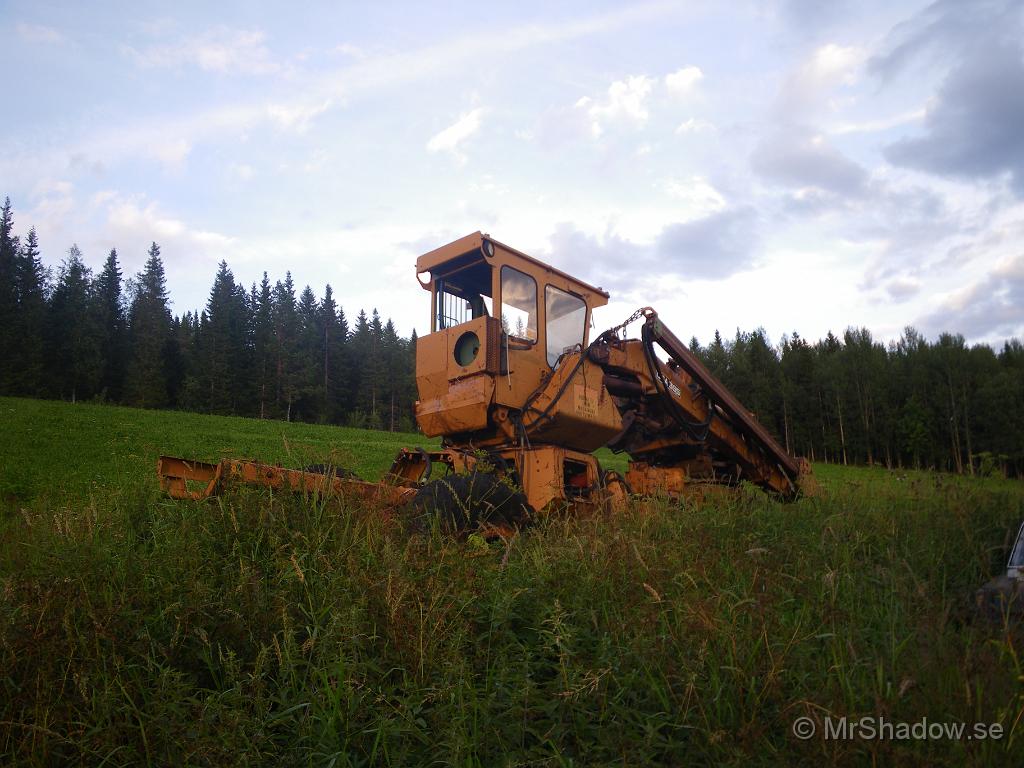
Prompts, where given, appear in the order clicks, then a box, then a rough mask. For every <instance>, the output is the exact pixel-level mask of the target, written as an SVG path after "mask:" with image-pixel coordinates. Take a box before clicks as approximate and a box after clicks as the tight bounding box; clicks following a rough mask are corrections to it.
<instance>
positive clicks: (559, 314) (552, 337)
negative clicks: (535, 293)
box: [544, 285, 587, 367]
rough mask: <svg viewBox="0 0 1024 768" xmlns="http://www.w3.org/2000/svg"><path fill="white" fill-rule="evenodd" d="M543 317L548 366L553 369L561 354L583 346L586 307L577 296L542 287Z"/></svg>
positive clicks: (551, 286)
mask: <svg viewBox="0 0 1024 768" xmlns="http://www.w3.org/2000/svg"><path fill="white" fill-rule="evenodd" d="M544 317H545V323H546V330H547V334H546V336H547V343H548V344H547V346H548V349H547V354H548V365H550V366H552V367H554V365H555V363H556V362H558V358H559V357H560V356H561V354H562V353H563V352H565V351H566V350H567V349H572V348H573V347H575V346H577V345H582V344H583V337H584V334H585V333H586V330H587V305H586V303H585V302H584V301H583V299H581V298H580V297H579V296H573V295H572V294H571V293H566V292H565V291H562V290H559V289H558V288H555V287H554V286H553V285H548V286H545V287H544Z"/></svg>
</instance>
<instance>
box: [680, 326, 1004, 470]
mask: <svg viewBox="0 0 1024 768" xmlns="http://www.w3.org/2000/svg"><path fill="white" fill-rule="evenodd" d="M690 348H691V350H692V351H694V352H696V353H697V354H698V355H699V356H700V357H701V359H702V360H703V361H704V362H705V364H706V365H707V366H708V367H709V368H710V370H711V371H712V372H713V373H715V374H716V375H717V376H718V377H719V378H720V379H721V380H722V382H723V383H724V384H725V385H726V386H727V387H729V389H731V390H732V391H733V392H734V393H735V394H736V396H737V397H739V399H740V401H741V402H742V403H743V404H744V405H745V406H746V407H747V408H750V409H751V410H752V411H753V412H754V413H755V414H757V416H758V418H759V419H760V420H761V421H762V422H763V423H764V424H765V426H767V427H768V428H769V429H770V430H771V431H773V432H774V433H775V434H776V435H777V436H778V437H779V439H780V441H781V442H783V443H784V444H785V446H786V448H787V449H788V450H789V451H790V452H791V453H794V454H796V455H799V456H806V457H808V458H810V459H811V460H812V461H829V462H834V463H841V464H883V465H885V466H887V467H924V468H933V469H939V470H945V471H953V472H959V473H970V474H975V473H979V472H980V473H983V474H992V473H996V472H999V473H1002V474H1006V475H1011V476H1016V477H1019V476H1021V475H1022V474H1024V346H1022V345H1021V343H1020V341H1018V340H1016V339H1014V340H1011V341H1008V342H1006V343H1005V344H1004V346H1003V348H1002V350H1001V351H1000V352H999V353H998V354H997V353H996V352H995V351H994V350H993V349H992V348H991V347H989V346H987V345H984V344H976V345H974V346H968V345H967V344H966V343H965V342H964V338H963V336H960V335H954V334H948V333H944V334H942V335H941V336H939V338H938V341H936V342H934V343H929V342H928V341H927V340H925V339H924V338H923V337H922V336H921V335H920V334H919V333H918V332H917V331H916V330H914V329H913V328H907V329H906V330H905V331H904V332H903V335H902V336H901V337H900V339H899V341H896V342H894V343H890V344H888V345H885V344H882V343H880V342H878V341H876V340H874V339H873V338H872V336H871V332H870V331H868V330H867V329H866V328H861V329H854V328H849V329H847V330H846V332H845V333H844V334H843V337H842V339H839V338H837V337H836V336H834V335H833V334H832V333H831V332H830V333H829V334H828V335H827V336H826V337H825V339H823V340H821V341H818V342H816V343H814V344H811V343H808V342H807V341H806V340H805V339H803V338H801V337H800V336H799V335H798V334H795V333H794V334H793V335H792V336H790V337H783V339H782V343H781V344H780V345H779V346H778V347H777V348H776V347H773V346H772V345H771V344H770V343H769V341H768V339H767V337H766V335H765V332H764V330H763V329H758V330H756V331H754V332H753V333H741V332H738V331H737V333H736V337H735V338H734V339H732V340H730V341H728V342H724V341H723V340H722V338H721V336H720V335H719V334H718V333H717V332H716V333H715V338H714V340H713V341H712V343H711V344H710V345H708V346H706V347H702V346H701V345H700V344H699V343H698V342H697V340H696V339H692V340H691V342H690Z"/></svg>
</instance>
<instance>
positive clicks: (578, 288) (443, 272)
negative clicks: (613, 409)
mask: <svg viewBox="0 0 1024 768" xmlns="http://www.w3.org/2000/svg"><path fill="white" fill-rule="evenodd" d="M416 271H417V277H418V278H419V281H420V285H422V286H423V287H424V288H425V289H427V290H429V291H430V292H431V306H432V310H431V327H430V330H431V332H432V333H434V332H438V331H444V330H447V329H450V328H455V327H457V326H460V325H462V324H464V323H467V322H469V321H471V320H476V319H478V318H482V317H496V318H498V319H499V320H500V323H501V332H502V334H503V337H507V341H508V343H509V345H510V350H511V348H512V347H513V346H514V348H515V349H516V351H528V350H529V351H534V348H535V346H537V345H540V346H539V348H540V350H541V351H543V359H544V360H545V361H546V362H547V365H548V366H549V367H552V368H553V367H554V366H555V364H556V363H557V361H558V359H559V358H560V357H561V355H562V353H563V352H566V351H569V350H572V349H577V348H584V347H586V345H587V342H588V338H587V337H588V332H589V325H590V312H591V310H592V309H593V308H594V307H598V306H602V305H604V304H606V303H607V302H608V294H607V293H606V292H604V291H603V290H602V289H600V288H594V287H593V286H590V285H587V284H586V283H583V282H581V281H579V280H576V279H575V278H573V277H571V276H569V275H567V274H565V273H564V272H561V271H560V270H557V269H554V268H552V267H549V266H548V265H546V264H543V263H542V262H539V261H537V260H536V259H533V258H531V257H530V256H527V255H526V254H524V253H520V252H519V251H516V250H514V249H512V248H509V247H508V246H506V245H503V244H501V243H498V242H497V241H495V240H493V239H491V238H490V237H489V236H487V235H483V234H481V233H479V232H476V233H474V234H472V235H469V236H468V237H464V238H461V239H460V240H456V241H455V242H453V243H449V244H448V245H445V246H442V247H441V248H438V249H437V250H434V251H431V252H430V253H427V254H424V255H423V256H421V257H420V258H419V259H418V260H417V262H416ZM426 273H429V279H428V280H426V281H424V280H423V277H422V276H423V275H424V274H426ZM496 299H497V300H496Z"/></svg>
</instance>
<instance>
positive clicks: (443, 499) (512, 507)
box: [412, 472, 532, 534]
mask: <svg viewBox="0 0 1024 768" xmlns="http://www.w3.org/2000/svg"><path fill="white" fill-rule="evenodd" d="M412 504H413V507H414V508H416V509H417V510H419V511H420V512H421V513H422V515H423V519H424V522H425V524H426V525H428V526H429V525H431V524H432V522H431V521H432V520H433V519H436V520H437V524H438V526H439V527H440V529H441V530H442V531H443V532H445V533H450V534H465V533H472V532H473V531H475V530H477V529H478V528H480V527H481V526H488V525H492V526H510V527H514V528H520V527H522V526H524V525H526V524H527V523H528V522H529V519H530V515H531V514H532V510H531V509H530V505H529V504H527V502H526V496H525V495H524V494H523V492H522V491H518V490H516V489H515V488H514V487H513V486H511V485H510V484H509V483H507V482H505V481H503V480H502V479H501V478H499V477H498V476H497V475H494V474H491V473H489V472H470V473H469V474H465V475H449V476H448V477H442V478H439V479H437V480H432V481H431V482H429V483H426V484H425V485H424V486H423V487H422V488H420V489H419V491H417V492H416V496H415V497H414V498H413V501H412Z"/></svg>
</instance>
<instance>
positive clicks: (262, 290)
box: [249, 272, 275, 419]
mask: <svg viewBox="0 0 1024 768" xmlns="http://www.w3.org/2000/svg"><path fill="white" fill-rule="evenodd" d="M249 311H250V317H251V322H252V331H251V336H252V357H253V366H252V370H253V379H254V380H253V384H254V390H255V399H256V415H257V416H259V417H260V418H261V419H265V418H268V417H270V416H271V415H272V414H273V412H274V402H275V397H274V381H275V377H274V370H275V366H274V360H275V356H274V354H275V353H274V347H275V337H274V304H273V297H272V295H271V289H270V280H269V279H268V278H267V273H266V272H264V273H263V280H262V281H261V282H260V286H259V289H258V290H257V288H256V285H255V284H253V287H252V293H251V294H250V299H249Z"/></svg>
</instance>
